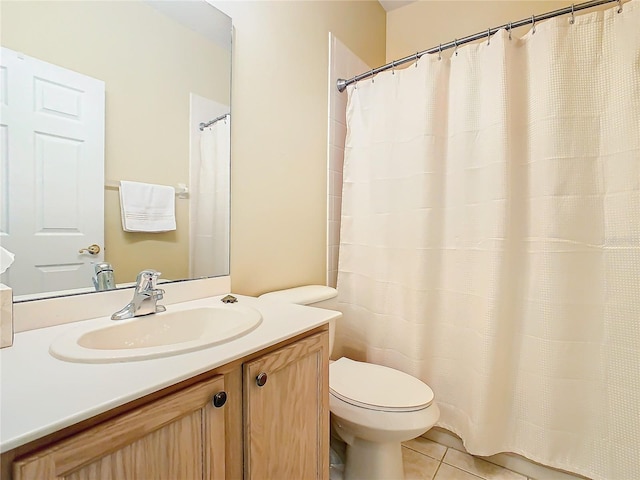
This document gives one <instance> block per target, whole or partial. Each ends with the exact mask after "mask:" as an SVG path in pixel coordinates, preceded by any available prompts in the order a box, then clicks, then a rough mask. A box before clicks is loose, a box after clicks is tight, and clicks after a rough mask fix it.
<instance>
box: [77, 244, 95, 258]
mask: <svg viewBox="0 0 640 480" xmlns="http://www.w3.org/2000/svg"><path fill="white" fill-rule="evenodd" d="M84 252H87V253H90V254H91V255H97V254H99V253H100V245H96V244H95V243H94V244H93V245H89V246H88V247H87V248H81V249H80V250H78V253H84Z"/></svg>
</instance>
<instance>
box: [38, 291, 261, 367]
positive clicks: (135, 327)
mask: <svg viewBox="0 0 640 480" xmlns="http://www.w3.org/2000/svg"><path fill="white" fill-rule="evenodd" d="M261 322H262V315H261V314H260V312H258V311H257V310H255V309H254V308H251V307H245V306H242V305H236V304H225V305H220V306H208V307H197V308H192V309H184V310H175V311H167V312H163V313H156V314H153V315H147V316H144V317H136V318H133V319H130V320H119V321H113V320H106V319H105V320H104V321H102V322H101V323H100V324H99V325H98V326H96V325H95V324H92V325H91V326H85V327H81V328H76V329H73V330H70V331H69V332H67V333H66V334H64V335H62V336H60V337H58V338H56V339H55V340H54V341H53V342H52V343H51V346H50V347H49V352H50V353H51V355H53V356H54V357H56V358H59V359H61V360H68V361H71V362H86V363H108V362H122V361H127V360H144V359H148V358H158V357H165V356H169V355H176V354H179V353H186V352H190V351H193V350H198V349H201V348H206V347H211V346H213V345H218V344H221V343H225V342H229V341H231V340H234V339H236V338H238V337H241V336H243V335H245V334H247V333H249V332H250V331H252V330H254V329H255V328H257V327H258V325H260V323H261Z"/></svg>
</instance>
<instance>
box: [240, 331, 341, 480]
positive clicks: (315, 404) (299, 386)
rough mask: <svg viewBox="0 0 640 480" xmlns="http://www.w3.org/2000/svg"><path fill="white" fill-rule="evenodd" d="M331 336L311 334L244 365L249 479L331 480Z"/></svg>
mask: <svg viewBox="0 0 640 480" xmlns="http://www.w3.org/2000/svg"><path fill="white" fill-rule="evenodd" d="M328 338H329V335H328V333H327V332H324V333H320V334H317V335H313V336H310V337H307V338H305V339H303V340H300V341H298V342H296V343H293V344H291V345H288V346H286V347H283V348H281V349H279V350H276V351H274V352H272V353H269V354H267V355H264V356H263V357H260V358H259V359H257V360H255V361H252V362H250V363H246V364H245V365H244V372H243V373H244V396H245V398H244V408H245V415H244V417H245V435H244V444H245V446H244V448H245V478H246V479H250V480H258V479H266V480H273V479H282V480H285V479H287V480H288V479H295V480H307V479H328V478H329V354H328V351H329V340H328ZM258 379H259V380H258ZM263 382H265V383H264V384H263V385H262V386H260V383H263Z"/></svg>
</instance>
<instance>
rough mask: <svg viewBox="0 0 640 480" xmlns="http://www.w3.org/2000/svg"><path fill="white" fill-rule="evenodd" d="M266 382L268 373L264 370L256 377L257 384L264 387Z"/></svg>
mask: <svg viewBox="0 0 640 480" xmlns="http://www.w3.org/2000/svg"><path fill="white" fill-rule="evenodd" d="M265 383H267V374H266V373H264V372H262V373H260V374H259V375H258V376H257V377H256V385H258V386H259V387H264V384H265Z"/></svg>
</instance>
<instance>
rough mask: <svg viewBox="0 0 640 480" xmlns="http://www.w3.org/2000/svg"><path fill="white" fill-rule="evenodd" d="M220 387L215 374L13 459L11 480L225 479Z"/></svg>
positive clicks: (221, 384)
mask: <svg viewBox="0 0 640 480" xmlns="http://www.w3.org/2000/svg"><path fill="white" fill-rule="evenodd" d="M223 390H224V377H222V376H217V377H214V378H213V379H210V380H206V381H204V382H201V383H198V384H196V385H194V386H191V387H188V388H186V389H184V390H181V391H179V392H177V393H174V394H171V395H168V396H167V397H164V398H161V399H159V400H156V401H154V402H152V403H150V404H148V405H144V406H142V407H139V408H137V409H135V410H132V411H131V412H128V413H125V414H123V415H120V416H118V417H116V418H114V419H111V420H108V421H106V422H104V423H101V424H98V425H96V426H95V427H92V428H89V429H88V430H86V431H84V432H81V433H79V434H77V435H74V436H72V437H70V438H68V439H66V440H63V441H61V442H59V443H56V444H54V445H53V446H51V447H49V448H46V449H45V450H43V451H41V452H38V453H36V454H33V455H30V456H28V457H26V458H24V459H20V460H17V461H16V462H15V463H14V471H13V476H14V479H16V480H22V479H24V480H33V479H38V480H40V479H42V480H46V479H69V480H84V479H100V480H109V479H113V480H116V479H117V480H121V479H132V480H137V479H154V480H155V479H167V480H175V479H181V480H183V479H184V480H187V479H198V480H200V479H202V478H207V479H209V478H220V479H222V478H224V475H225V471H224V455H225V451H224V448H225V442H224V408H216V407H214V406H213V405H212V403H211V400H212V398H213V396H214V395H215V394H216V393H218V392H221V391H223Z"/></svg>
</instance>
